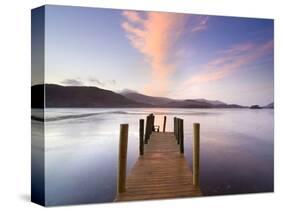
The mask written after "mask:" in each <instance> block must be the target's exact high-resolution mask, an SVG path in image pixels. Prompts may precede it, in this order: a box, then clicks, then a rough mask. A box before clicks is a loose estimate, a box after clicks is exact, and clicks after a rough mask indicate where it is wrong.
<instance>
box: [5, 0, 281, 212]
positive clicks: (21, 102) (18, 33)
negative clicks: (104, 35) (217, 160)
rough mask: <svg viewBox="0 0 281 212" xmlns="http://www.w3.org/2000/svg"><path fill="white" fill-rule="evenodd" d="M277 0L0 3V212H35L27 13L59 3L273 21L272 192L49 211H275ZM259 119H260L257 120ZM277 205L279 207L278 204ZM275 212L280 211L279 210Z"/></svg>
mask: <svg viewBox="0 0 281 212" xmlns="http://www.w3.org/2000/svg"><path fill="white" fill-rule="evenodd" d="M278 2H279V1H278V0H255V1H253V0H177V1H176V0H174V1H172V0H157V1H156V0H150V1H145V0H91V1H90V0H80V1H79V0H57V1H55V0H53V1H51V0H50V1H48V0H46V1H40V0H28V1H26V0H25V1H24V0H2V1H1V3H0V4H1V5H0V10H1V11H0V15H1V17H0V52H1V55H0V64H1V68H0V86H1V88H0V108H1V109H0V121H1V128H0V142H1V145H0V211H12V210H14V211H19V210H21V211H35V210H44V208H43V207H41V206H38V205H35V204H33V203H31V202H29V199H30V145H31V143H30V83H31V80H30V73H31V72H30V9H31V8H34V7H37V6H40V5H42V4H46V3H48V4H64V5H79V6H95V7H112V8H126V9H143V10H160V11H172V12H173V11H174V12H186V13H195V14H196V13H197V14H209V15H229V16H246V17H260V18H274V19H275V58H279V60H276V59H275V162H276V163H275V179H276V180H275V193H272V194H252V195H234V196H221V197H206V198H196V199H178V200H165V201H147V202H134V203H118V204H116V203H115V204H97V205H94V204H92V205H81V206H67V207H53V208H50V209H49V210H54V211H57V210H59V211H65V210H68V211H77V210H83V211H93V210H104V211H118V210H122V211H125V212H126V211H130V212H131V211H148V210H149V211H157V210H159V211H160V210H161V211H162V210H164V211H207V210H208V211H235V212H237V211H240V210H241V211H246V210H247V211H276V210H277V206H278V201H279V200H281V198H280V163H281V160H280V144H279V142H280V138H281V137H280V126H281V125H280V96H281V95H280V93H281V90H280V85H281V83H280V67H281V66H280V59H281V57H280V47H281V45H280V44H281V31H280V29H281V26H280V22H281V18H280V14H281V12H280V11H281V6H280V5H278ZM261 121H262V120H261ZM279 206H280V203H279ZM279 210H280V209H279Z"/></svg>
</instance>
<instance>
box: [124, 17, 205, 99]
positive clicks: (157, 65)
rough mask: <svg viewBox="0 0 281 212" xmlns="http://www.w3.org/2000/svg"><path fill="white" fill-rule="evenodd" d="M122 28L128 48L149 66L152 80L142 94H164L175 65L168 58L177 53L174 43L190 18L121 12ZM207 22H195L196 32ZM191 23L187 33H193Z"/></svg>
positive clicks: (181, 34)
mask: <svg viewBox="0 0 281 212" xmlns="http://www.w3.org/2000/svg"><path fill="white" fill-rule="evenodd" d="M123 16H124V18H125V19H124V21H123V23H122V28H123V29H124V30H125V32H126V36H127V38H128V39H129V40H130V43H131V45H132V46H133V47H134V48H136V49H137V50H138V51H139V52H140V53H142V54H143V55H144V57H145V59H146V60H147V61H148V63H149V65H150V67H151V76H152V80H151V82H150V83H149V84H147V85H146V87H145V92H146V93H149V94H154V95H165V94H166V93H167V89H168V87H169V80H170V77H171V74H172V73H173V72H174V71H175V68H176V66H177V62H176V61H172V60H171V57H172V56H174V55H175V54H177V52H179V51H181V49H180V48H178V47H177V45H176V44H177V41H178V40H179V39H180V38H181V37H182V36H183V34H184V33H185V30H186V29H189V28H188V27H186V24H187V21H188V20H189V19H190V18H191V16H189V15H185V14H175V13H162V12H147V13H139V12H135V11H125V12H123ZM206 23H207V20H205V19H204V20H201V19H200V21H199V19H198V21H197V24H198V26H197V27H199V26H200V30H203V28H206V27H205V25H206ZM195 27H196V23H195V22H193V23H192V28H191V29H189V31H192V29H193V28H194V31H200V30H199V28H198V29H197V30H196V29H195Z"/></svg>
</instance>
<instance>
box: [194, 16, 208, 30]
mask: <svg viewBox="0 0 281 212" xmlns="http://www.w3.org/2000/svg"><path fill="white" fill-rule="evenodd" d="M208 20H209V16H199V17H198V19H197V21H196V23H195V24H194V26H193V27H192V28H191V32H199V31H203V30H205V29H207V23H208Z"/></svg>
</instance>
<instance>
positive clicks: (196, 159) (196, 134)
mask: <svg viewBox="0 0 281 212" xmlns="http://www.w3.org/2000/svg"><path fill="white" fill-rule="evenodd" d="M199 171H200V124H199V123H193V185H195V186H199Z"/></svg>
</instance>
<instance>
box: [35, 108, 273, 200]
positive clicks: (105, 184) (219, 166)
mask: <svg viewBox="0 0 281 212" xmlns="http://www.w3.org/2000/svg"><path fill="white" fill-rule="evenodd" d="M149 113H154V114H155V115H156V120H155V122H156V123H155V124H156V125H160V126H162V124H163V116H164V115H167V130H168V131H172V129H173V117H174V116H177V117H180V118H183V119H184V131H185V134H184V137H185V156H186V158H187V159H188V161H189V164H190V165H192V123H194V122H199V123H200V124H201V177H200V180H201V189H202V192H203V194H204V195H206V196H207V195H223V194H236V193H252V192H270V191H273V147H274V146H273V140H274V127H273V113H274V111H273V110H271V109H263V110H250V109H162V108H159V109H155V108H153V109H151V108H149V109H144V108H141V109H131V108H130V109H116V108H115V109H47V110H46V113H45V117H46V119H47V122H46V124H45V136H46V138H45V152H46V153H45V170H46V171H45V183H46V193H45V194H46V202H47V205H60V204H79V203H98V202H112V201H113V199H114V197H115V194H116V172H117V153H118V139H119V125H120V124H121V123H128V124H129V146H128V169H127V171H128V172H129V171H130V170H131V168H132V166H133V165H134V163H135V162H136V160H137V158H138V130H139V128H138V121H139V119H141V118H143V119H145V116H146V115H147V114H149ZM38 124H39V122H38V121H32V125H33V127H36V125H38ZM161 129H162V128H161ZM32 136H33V138H35V139H36V136H39V134H38V133H37V134H36V133H33V134H32ZM32 148H33V149H35V151H34V152H36V151H39V150H38V148H37V149H36V146H34V145H33V146H32ZM41 151H42V150H41ZM35 157H36V156H35ZM33 170H37V169H36V168H35V169H33Z"/></svg>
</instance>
